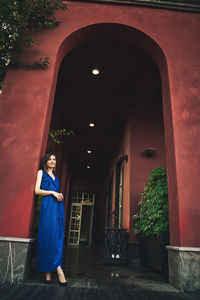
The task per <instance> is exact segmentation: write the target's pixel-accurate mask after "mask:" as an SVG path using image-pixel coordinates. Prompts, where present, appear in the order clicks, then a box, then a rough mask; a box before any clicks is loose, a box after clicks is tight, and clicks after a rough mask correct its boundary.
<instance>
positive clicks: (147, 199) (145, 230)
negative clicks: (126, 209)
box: [133, 167, 169, 276]
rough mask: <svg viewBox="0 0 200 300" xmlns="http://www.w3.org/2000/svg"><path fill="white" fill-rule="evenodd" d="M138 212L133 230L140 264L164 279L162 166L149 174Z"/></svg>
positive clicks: (165, 231)
mask: <svg viewBox="0 0 200 300" xmlns="http://www.w3.org/2000/svg"><path fill="white" fill-rule="evenodd" d="M138 204H139V205H140V209H139V212H138V214H135V215H134V216H133V222H134V224H133V230H134V231H135V232H136V233H137V234H138V235H139V238H140V242H141V262H142V264H143V265H145V266H148V267H150V268H152V269H154V270H156V271H159V272H161V273H163V274H164V275H165V276H167V272H168V264H167V251H166V249H165V246H166V245H169V215H168V190H167V172H166V168H164V167H157V168H155V169H153V170H152V171H151V174H150V177H149V179H148V183H147V184H146V185H145V187H144V191H143V193H142V197H141V200H140V201H139V203H138Z"/></svg>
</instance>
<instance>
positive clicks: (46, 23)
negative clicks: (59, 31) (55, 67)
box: [0, 0, 68, 88]
mask: <svg viewBox="0 0 200 300" xmlns="http://www.w3.org/2000/svg"><path fill="white" fill-rule="evenodd" d="M67 8H68V5H67V3H66V2H65V1H63V0H1V1H0V53H1V55H0V88H1V87H2V85H3V81H4V77H5V74H6V70H7V68H8V66H9V65H10V64H11V65H14V63H12V60H16V57H15V55H13V54H14V53H16V52H19V51H20V49H21V47H23V46H28V45H31V44H36V45H39V41H38V40H37V39H36V38H34V35H35V32H36V31H42V30H45V29H52V28H54V27H55V26H58V25H59V24H60V22H59V21H57V20H56V19H55V18H54V12H55V11H56V10H58V9H61V10H63V11H65V10H66V9H67ZM21 65H22V66H24V64H23V63H21ZM37 65H38V64H37ZM42 65H43V64H42ZM44 65H45V66H46V62H45V61H44ZM18 66H19V65H18Z"/></svg>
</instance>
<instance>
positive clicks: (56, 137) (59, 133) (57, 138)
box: [49, 128, 75, 144]
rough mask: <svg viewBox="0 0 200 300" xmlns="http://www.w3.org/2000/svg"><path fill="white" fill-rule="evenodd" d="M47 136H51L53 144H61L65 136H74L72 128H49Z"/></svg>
mask: <svg viewBox="0 0 200 300" xmlns="http://www.w3.org/2000/svg"><path fill="white" fill-rule="evenodd" d="M49 136H50V137H51V138H52V140H53V142H54V143H55V144H63V142H64V137H65V136H75V134H74V131H73V130H72V129H70V130H67V129H65V128H64V129H58V130H51V131H50V132H49Z"/></svg>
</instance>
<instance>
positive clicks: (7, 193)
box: [0, 2, 200, 246]
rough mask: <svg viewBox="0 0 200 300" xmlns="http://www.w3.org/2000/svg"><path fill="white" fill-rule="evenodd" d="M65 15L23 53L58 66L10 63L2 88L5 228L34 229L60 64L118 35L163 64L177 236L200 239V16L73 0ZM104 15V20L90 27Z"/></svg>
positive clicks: (9, 231) (0, 224) (188, 241)
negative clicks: (85, 46)
mask: <svg viewBox="0 0 200 300" xmlns="http://www.w3.org/2000/svg"><path fill="white" fill-rule="evenodd" d="M58 18H59V19H60V20H61V21H62V24H61V26H59V27H58V28H55V29H54V30H49V31H47V32H45V33H42V34H40V35H39V36H38V38H39V39H40V40H41V45H40V47H36V46H34V47H31V48H28V49H25V50H24V53H22V56H23V59H24V60H25V61H33V60H34V59H38V58H39V57H46V56H48V57H50V58H51V65H50V68H48V69H47V70H25V69H20V70H10V71H9V72H8V74H7V76H6V82H5V86H4V88H3V93H2V94H1V96H0V120H1V122H0V127H1V132H0V136H1V145H0V146H1V173H2V179H1V187H0V194H1V200H0V212H1V213H0V235H2V236H16V237H30V236H31V232H32V227H31V226H32V219H31V215H32V208H33V188H34V183H35V176H36V171H37V168H38V161H39V158H40V155H41V154H42V153H44V151H45V148H46V142H47V134H48V128H49V123H50V118H51V111H52V103H53V98H54V93H55V85H56V78H57V72H58V68H59V65H60V62H61V60H62V58H63V56H64V55H66V54H67V53H68V51H70V50H71V49H73V47H74V46H76V45H79V44H81V43H83V42H85V41H87V40H91V39H94V38H95V39H97V38H98V37H108V38H109V37H110V38H116V39H119V40H123V41H129V42H132V43H134V44H136V45H138V46H140V47H141V48H143V49H144V50H145V51H146V52H147V53H149V55H151V56H152V57H153V59H155V60H156V61H157V63H158V65H159V68H160V71H161V78H162V88H163V103H164V111H165V114H164V120H165V139H166V154H167V167H168V174H169V180H168V182H169V206H170V227H171V244H172V245H179V246H198V245H199V243H200V236H199V234H198V232H197V230H196V228H199V225H200V224H199V223H200V218H199V215H200V206H199V200H198V197H197V195H198V194H199V182H198V181H199V178H200V168H199V167H198V163H199V161H200V150H199V147H198V146H199V131H200V122H199V118H200V105H199V95H200V92H199V91H200V89H199V88H200V83H199V75H200V74H199V73H200V68H199V63H198V62H199V52H200V42H199V26H200V16H199V15H198V14H192V13H184V12H177V11H168V10H160V9H151V8H143V7H134V6H122V5H119V6H118V5H103V4H92V3H83V2H81V3H78V2H73V3H70V7H69V11H68V12H66V13H64V12H60V13H59V14H58ZM98 23H104V24H101V25H99V26H98V25H96V26H93V27H92V26H91V27H88V28H87V26H89V25H93V24H98ZM106 23H116V24H106ZM117 24H123V25H126V26H128V27H125V26H122V25H117ZM84 27H85V28H84ZM83 28H84V29H83ZM137 30H138V31H137ZM156 43H157V44H158V45H159V47H160V48H159V47H158V46H157V44H156ZM161 49H162V51H163V52H164V54H165V57H164V55H163V54H162V51H161ZM166 66H167V67H168V74H167V68H166ZM168 75H169V76H168ZM168 80H169V86H170V90H169V86H168Z"/></svg>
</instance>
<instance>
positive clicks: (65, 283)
mask: <svg viewBox="0 0 200 300" xmlns="http://www.w3.org/2000/svg"><path fill="white" fill-rule="evenodd" d="M57 278H58V284H59V285H60V286H68V281H66V282H61V281H60V280H59V277H58V274H57Z"/></svg>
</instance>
